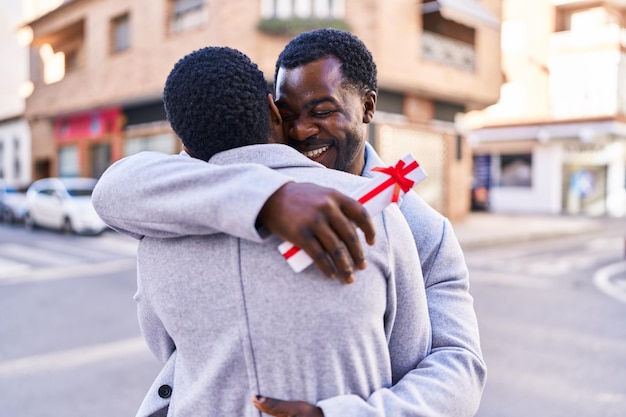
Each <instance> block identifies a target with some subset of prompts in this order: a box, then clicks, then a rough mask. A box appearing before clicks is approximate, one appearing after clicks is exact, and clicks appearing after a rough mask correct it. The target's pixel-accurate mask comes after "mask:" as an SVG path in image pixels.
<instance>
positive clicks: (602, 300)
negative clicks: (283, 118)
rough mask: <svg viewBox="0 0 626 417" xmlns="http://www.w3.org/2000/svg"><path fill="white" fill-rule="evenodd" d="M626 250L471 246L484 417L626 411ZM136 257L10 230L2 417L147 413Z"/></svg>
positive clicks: (578, 244) (571, 245)
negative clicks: (607, 273) (601, 274)
mask: <svg viewBox="0 0 626 417" xmlns="http://www.w3.org/2000/svg"><path fill="white" fill-rule="evenodd" d="M623 249H624V246H623V238H621V239H620V237H619V236H617V235H613V234H612V233H611V232H610V230H609V231H607V232H605V233H603V234H596V235H585V236H577V237H569V238H567V239H558V240H544V241H541V242H527V243H523V244H500V245H497V246H492V247H482V248H475V249H469V250H466V258H467V262H468V265H469V267H470V271H471V282H472V284H471V285H472V287H471V290H472V294H473V295H474V297H475V303H476V311H477V314H478V317H479V322H480V328H481V335H482V343H483V349H484V355H485V359H486V361H487V364H488V366H489V378H488V384H487V387H486V389H485V394H484V397H483V402H482V405H481V408H480V410H479V412H478V414H477V416H478V417H517V416H524V417H528V416H534V417H563V416H568V417H575V416H581V417H582V416H585V417H589V416H594V417H595V416H602V417H613V416H615V417H617V416H620V417H623V416H624V415H626V326H625V325H624V318H625V317H626V302H624V301H626V300H624V301H621V300H620V299H619V297H615V296H614V294H610V293H607V291H609V292H610V291H612V290H611V289H609V290H607V289H606V288H604V289H603V288H601V287H600V286H599V285H598V284H597V282H596V281H597V280H596V279H594V277H595V276H596V275H597V272H598V271H601V270H603V269H605V268H606V267H607V266H610V265H613V264H615V263H616V262H620V261H623V259H624V258H623V257H624V252H623ZM135 250H136V243H135V241H133V240H132V239H127V238H125V237H122V236H120V235H117V234H115V233H113V232H107V233H105V234H103V235H102V236H97V237H80V236H66V235H62V234H59V233H56V232H50V231H44V230H35V231H34V232H32V233H28V232H26V231H24V230H23V229H22V228H20V227H16V226H12V227H10V226H7V225H1V224H0V311H1V312H2V315H1V316H0V317H2V318H1V319H0V385H1V386H2V389H1V390H0V417H48V416H50V417H58V416H63V417H83V416H87V415H88V416H90V417H105V416H106V417H110V416H133V415H134V413H135V411H136V410H137V407H138V406H139V403H140V401H141V399H142V398H143V395H144V393H145V391H146V390H147V388H148V387H149V386H150V384H151V382H152V379H153V377H154V376H155V375H156V373H157V372H158V369H159V365H158V364H157V362H156V360H155V359H154V358H153V357H152V355H151V354H150V352H149V351H148V350H147V348H146V347H145V343H144V342H143V339H142V338H141V335H140V332H139V329H138V327H137V320H136V313H135V304H134V301H133V299H132V296H133V294H134V291H135ZM617 274H618V275H615V276H613V277H612V278H613V281H615V278H616V277H617V278H620V277H622V276H623V277H624V280H623V281H624V282H626V276H624V275H623V274H624V271H623V270H622V271H618V272H617ZM619 274H621V275H619ZM618 281H619V280H617V281H616V282H618ZM610 288H614V287H610Z"/></svg>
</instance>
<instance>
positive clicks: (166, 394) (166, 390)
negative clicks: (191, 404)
mask: <svg viewBox="0 0 626 417" xmlns="http://www.w3.org/2000/svg"><path fill="white" fill-rule="evenodd" d="M171 396H172V387H170V386H169V385H161V386H160V387H159V397H161V398H170V397H171Z"/></svg>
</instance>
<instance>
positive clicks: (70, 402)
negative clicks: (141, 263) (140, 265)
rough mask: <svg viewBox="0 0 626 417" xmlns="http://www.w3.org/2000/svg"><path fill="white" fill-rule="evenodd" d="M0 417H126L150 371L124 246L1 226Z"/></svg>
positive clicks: (129, 246) (105, 238)
mask: <svg viewBox="0 0 626 417" xmlns="http://www.w3.org/2000/svg"><path fill="white" fill-rule="evenodd" d="M0 236H1V237H0V309H1V311H2V317H3V318H2V319H1V320H0V340H1V342H0V384H1V385H2V386H3V389H2V391H1V392H0V416H1V417H46V416H50V417H53V416H56V417H58V416H64V417H73V416H76V417H79V416H87V415H88V416H93V417H105V416H132V415H134V413H135V411H136V410H137V408H138V407H139V404H140V402H141V399H142V398H143V394H144V393H145V391H146V390H147V388H148V387H149V386H150V383H151V382H152V379H153V378H154V376H155V375H156V373H157V372H158V369H159V365H158V363H157V362H156V360H155V359H154V358H153V356H152V354H151V353H150V352H149V351H148V349H147V348H146V346H145V343H144V341H143V339H142V337H141V334H140V332H139V328H138V326H137V319H136V313H135V303H134V301H133V299H132V297H133V294H134V291H135V287H136V285H135V250H136V249H135V248H136V243H135V241H133V240H131V239H127V238H124V237H122V236H121V235H117V234H116V233H114V232H106V233H105V234H103V235H101V236H66V235H63V234H60V233H57V232H53V231H46V230H35V231H33V232H30V233H29V232H27V231H25V230H24V228H23V227H20V226H13V227H11V226H7V225H5V224H2V225H0Z"/></svg>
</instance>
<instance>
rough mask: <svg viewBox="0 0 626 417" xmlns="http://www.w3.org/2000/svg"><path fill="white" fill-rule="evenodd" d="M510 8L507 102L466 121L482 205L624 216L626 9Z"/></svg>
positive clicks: (558, 0)
mask: <svg viewBox="0 0 626 417" xmlns="http://www.w3.org/2000/svg"><path fill="white" fill-rule="evenodd" d="M502 7H503V11H502V57H503V70H504V73H505V83H504V84H503V86H502V93H501V100H500V101H499V102H498V103H497V104H496V105H493V106H490V107H488V108H487V109H485V110H483V111H478V112H472V113H470V114H468V115H467V117H466V118H465V123H466V125H468V126H469V128H470V129H471V133H470V135H469V140H470V142H471V144H472V149H473V151H474V155H475V156H474V163H475V168H474V179H475V183H474V188H475V192H474V206H475V207H480V208H483V209H488V210H490V211H494V212H532V213H546V214H560V213H564V214H574V215H590V216H604V215H607V216H615V217H621V216H624V215H626V117H625V116H626V54H625V48H626V43H625V41H624V39H626V37H625V35H626V1H623V0H606V1H599V0H598V1H596V0H593V1H592V0H504V1H503V6H502Z"/></svg>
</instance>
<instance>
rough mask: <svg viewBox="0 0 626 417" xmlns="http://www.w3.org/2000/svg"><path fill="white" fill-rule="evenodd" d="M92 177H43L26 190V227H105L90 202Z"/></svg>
mask: <svg viewBox="0 0 626 417" xmlns="http://www.w3.org/2000/svg"><path fill="white" fill-rule="evenodd" d="M97 181H98V180H96V179H95V178H45V179H42V180H38V181H35V182H34V183H32V184H31V186H30V187H28V191H27V192H26V213H25V215H24V224H25V225H26V227H27V228H33V227H35V226H41V227H45V228H50V229H58V230H62V231H63V232H65V233H80V234H100V233H102V232H103V231H105V230H106V229H107V228H108V227H107V225H106V224H105V223H104V222H103V221H102V219H100V217H99V216H98V214H97V213H96V211H95V210H94V208H93V205H92V204H91V193H92V192H93V189H94V187H95V185H96V183H97Z"/></svg>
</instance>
